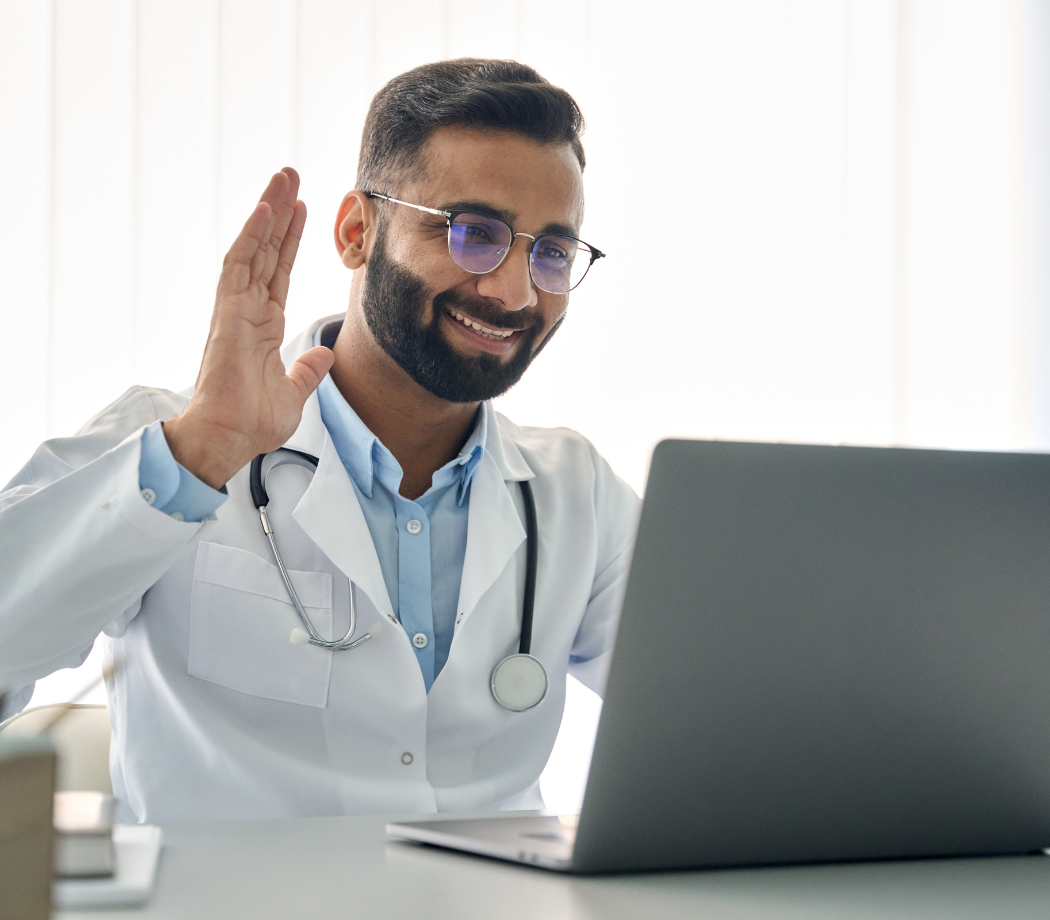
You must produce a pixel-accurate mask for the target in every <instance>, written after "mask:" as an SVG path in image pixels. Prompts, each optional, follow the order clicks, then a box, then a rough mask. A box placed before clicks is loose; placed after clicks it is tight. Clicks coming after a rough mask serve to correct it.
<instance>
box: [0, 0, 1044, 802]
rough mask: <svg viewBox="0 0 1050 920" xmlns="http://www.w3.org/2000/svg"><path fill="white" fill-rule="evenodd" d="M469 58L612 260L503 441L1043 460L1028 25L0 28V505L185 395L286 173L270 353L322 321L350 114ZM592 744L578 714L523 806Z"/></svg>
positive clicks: (206, 4)
mask: <svg viewBox="0 0 1050 920" xmlns="http://www.w3.org/2000/svg"><path fill="white" fill-rule="evenodd" d="M460 56H479V57H509V58H515V59H517V60H520V61H524V62H526V63H528V64H531V65H533V66H534V67H536V68H537V69H538V70H539V71H540V73H542V74H543V75H544V76H546V77H547V78H548V79H549V80H551V81H552V82H554V83H557V84H559V85H561V86H563V87H564V88H565V89H567V90H569V92H571V93H572V94H573V95H574V96H575V97H576V99H577V101H578V102H579V103H580V105H581V107H582V109H583V112H584V115H585V117H586V118H587V123H588V130H587V133H586V135H585V137H584V143H585V146H586V150H587V157H588V167H587V171H586V189H587V217H586V222H585V224H584V230H583V233H582V236H583V237H584V238H585V239H586V240H588V241H591V242H593V243H594V244H595V245H597V246H598V247H599V248H601V249H603V250H604V251H606V252H607V253H608V255H609V258H608V259H606V260H603V261H602V262H601V263H599V264H598V265H597V266H596V267H595V269H594V270H593V271H592V273H591V275H590V276H589V277H588V278H587V280H586V281H585V282H584V284H583V285H582V287H581V288H579V290H578V291H576V292H575V293H574V294H573V297H572V305H571V308H570V314H569V319H568V321H567V322H566V323H565V325H564V327H563V329H562V330H561V331H560V332H559V334H558V336H557V337H556V338H555V339H554V340H553V342H552V344H551V345H550V347H549V348H547V349H546V350H545V352H544V353H543V354H542V356H541V357H540V358H539V359H538V360H537V362H536V364H535V365H534V367H533V369H532V370H530V372H529V373H528V374H527V375H526V377H525V379H524V381H523V382H522V383H521V384H520V385H519V386H518V387H517V388H516V389H515V390H513V391H512V392H511V393H510V394H508V395H507V396H506V397H504V398H503V399H501V400H500V401H499V402H500V404H501V405H500V409H501V410H502V411H503V412H504V413H506V414H507V415H509V416H510V417H511V418H513V419H514V420H515V421H516V422H518V423H519V424H537V425H565V426H568V427H571V428H574V429H577V430H578V431H581V432H582V433H584V434H585V435H586V436H587V437H589V438H590V439H591V440H592V441H593V442H594V443H595V444H596V446H597V447H598V449H599V450H600V451H601V452H602V453H603V454H604V455H605V457H607V458H608V460H609V461H610V462H611V463H612V465H613V467H614V468H615V469H616V470H617V472H618V473H619V474H620V475H621V476H622V477H623V478H624V479H626V480H627V481H628V482H629V483H630V484H631V485H632V486H633V487H634V488H635V489H636V490H637V491H639V492H641V491H642V490H643V488H644V479H645V469H646V462H647V458H648V455H649V452H650V450H651V448H652V445H653V444H654V443H655V442H656V441H657V440H658V439H660V438H662V437H665V436H668V435H684V436H690V437H703V438H733V439H749V440H789V441H808V442H821V443H852V444H879V445H886V444H901V445H923V446H938V447H959V448H978V449H995V450H1017V449H1027V450H1044V449H1046V448H1047V447H1050V0H779V2H774V0H691V2H688V3H686V2H678V0H647V2H645V3H639V2H620V0H602V2H597V0H559V2H558V3H556V4H545V3H536V2H524V0H379V2H376V0H0V170H2V172H0V175H2V176H3V185H4V189H3V194H2V196H0V200H2V201H3V203H4V207H3V216H2V218H0V284H2V296H0V418H2V420H3V427H2V430H0V482H6V481H7V480H8V479H9V478H10V477H11V476H13V475H14V473H15V472H16V471H17V470H18V469H19V468H20V467H21V466H22V465H23V464H24V463H25V462H26V460H27V459H28V457H29V455H30V454H31V453H32V451H33V449H34V448H35V446H36V445H37V444H38V443H39V442H40V441H42V440H44V439H45V438H49V437H54V436H61V435H68V434H72V433H73V432H74V431H76V429H77V428H79V427H80V426H81V425H82V424H83V423H84V422H85V421H86V420H87V419H88V418H89V417H91V416H92V415H93V414H94V413H95V412H97V411H98V410H99V409H101V408H102V407H103V406H105V405H106V404H108V403H109V402H111V401H112V400H113V399H115V398H116V397H117V396H119V395H120V394H121V393H122V392H123V391H124V390H125V389H126V388H127V387H128V386H130V385H132V384H133V383H142V384H149V385H153V386H159V387H168V388H171V389H176V390H178V389H183V388H184V387H186V386H188V385H190V384H191V383H192V382H193V379H194V377H195V374H196V369H197V365H198V363H199V359H200V354H201V351H202V348H203V345H204V341H205V337H206V332H207V326H208V318H209V315H210V311H211V306H212V301H213V296H214V286H215V281H216V279H217V276H218V269H219V265H220V262H221V259H222V255H223V253H224V252H225V250H226V248H227V246H228V245H229V243H230V242H231V241H232V239H233V237H234V236H235V234H236V232H237V230H238V229H239V227H240V225H241V224H242V223H243V221H244V219H245V218H246V216H247V215H248V213H249V212H250V211H251V208H252V204H253V202H254V201H255V200H256V198H257V196H258V194H259V192H260V191H261V189H262V187H263V186H264V185H265V183H266V180H267V178H268V176H269V175H270V174H271V173H272V172H274V171H275V170H277V169H279V168H280V167H281V166H283V165H286V164H290V165H293V166H295V167H296V168H297V169H298V170H299V172H300V174H301V175H302V189H301V193H300V194H301V197H302V198H303V199H304V200H305V201H306V203H307V206H308V208H309V210H310V217H309V220H308V222H307V227H306V233H305V237H304V240H303V245H302V248H301V250H300V254H299V259H298V263H297V266H296V270H295V273H294V276H293V283H292V291H291V297H290V303H289V306H288V330H289V332H294V331H296V330H298V329H300V328H302V327H303V326H305V325H306V324H308V323H309V322H310V321H311V320H313V319H315V318H317V317H320V316H324V315H328V314H332V313H338V312H340V311H342V310H343V309H345V305H346V299H347V294H348V290H349V283H350V275H349V273H348V272H347V271H346V270H345V269H344V268H343V267H342V266H341V264H340V263H339V261H338V259H337V258H336V255H335V250H334V247H333V244H332V242H331V240H332V236H331V231H332V225H333V222H334V219H335V214H336V209H337V208H338V205H339V202H340V200H341V199H342V197H343V195H344V194H345V193H346V192H347V191H348V190H349V189H350V188H352V187H353V184H354V175H355V169H356V162H357V152H358V145H359V142H360V131H361V125H362V122H363V118H364V113H365V110H366V108H367V105H368V102H369V100H370V99H371V96H372V94H373V93H374V92H375V91H376V90H377V89H378V88H379V87H380V86H381V85H382V84H383V83H384V82H385V81H386V80H388V79H389V78H390V77H392V76H394V75H395V74H397V73H400V72H402V71H404V70H406V69H408V68H410V67H413V66H415V65H417V64H420V63H424V62H427V61H433V60H437V59H441V58H450V57H460ZM0 590H2V586H0ZM93 672H97V663H96V662H95V659H94V656H92V658H90V659H89V660H88V662H87V663H86V664H85V665H84V666H83V667H82V668H80V669H78V670H77V671H72V672H59V673H58V674H56V675H53V676H52V677H51V678H48V679H47V680H44V681H41V682H40V683H39V684H38V686H37V691H36V695H35V696H34V701H33V704H34V705H35V704H39V703H42V702H49V701H52V700H60V699H65V698H68V697H69V696H70V694H72V693H74V692H75V691H76V689H77V688H78V687H80V686H82V685H84V684H85V683H86V682H87V681H88V679H89V676H90V674H91V673H93ZM599 710H600V703H599V702H598V700H597V698H596V697H594V695H593V694H591V693H590V692H589V691H586V690H584V689H583V688H582V687H581V686H579V685H578V684H575V683H574V682H573V683H572V684H571V685H570V688H569V701H568V705H567V710H566V717H565V723H564V724H563V730H562V734H561V736H560V738H559V741H558V745H557V747H556V748H555V753H554V755H553V757H552V759H551V763H550V765H549V766H548V769H547V772H546V773H545V775H544V783H543V788H544V793H545V796H546V798H547V802H548V805H549V806H551V807H555V808H571V807H573V805H574V804H576V803H578V801H579V799H580V796H581V794H582V788H583V781H584V777H585V775H586V768H587V761H588V758H589V755H590V745H591V742H592V739H593V732H594V725H595V724H596V719H597V716H598V712H599Z"/></svg>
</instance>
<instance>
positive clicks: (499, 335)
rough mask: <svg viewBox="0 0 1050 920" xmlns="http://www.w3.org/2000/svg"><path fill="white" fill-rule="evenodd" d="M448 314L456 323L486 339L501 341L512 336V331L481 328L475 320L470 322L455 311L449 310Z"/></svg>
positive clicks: (466, 317) (468, 318)
mask: <svg viewBox="0 0 1050 920" xmlns="http://www.w3.org/2000/svg"><path fill="white" fill-rule="evenodd" d="M450 312H451V313H452V316H453V317H455V319H456V320H457V321H458V322H461V323H462V324H463V325H464V326H466V327H467V328H468V329H473V330H474V331H475V332H478V333H480V334H481V335H483V336H485V337H486V338H490V339H495V340H496V341H501V340H503V339H508V338H510V337H511V336H512V335H514V330H513V329H489V327H488V326H482V325H481V323H479V322H477V321H476V320H472V319H471V318H470V317H468V316H464V315H463V314H462V313H459V312H457V311H456V310H451V311H450Z"/></svg>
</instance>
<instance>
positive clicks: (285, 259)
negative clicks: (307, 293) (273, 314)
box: [270, 201, 306, 310]
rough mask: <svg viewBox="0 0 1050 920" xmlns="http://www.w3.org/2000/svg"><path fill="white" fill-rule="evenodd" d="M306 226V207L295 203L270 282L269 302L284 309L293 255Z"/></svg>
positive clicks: (293, 259) (293, 263) (293, 262)
mask: <svg viewBox="0 0 1050 920" xmlns="http://www.w3.org/2000/svg"><path fill="white" fill-rule="evenodd" d="M305 226H306V205H305V204H303V203H302V202H301V201H297V202H296V203H295V211H294V213H293V214H292V221H291V223H290V224H289V225H288V232H287V233H285V235H284V242H282V243H281V253H280V258H278V260H277V268H276V270H275V271H274V273H273V279H272V280H271V281H270V300H272V301H274V303H276V304H278V305H279V306H280V308H281V309H282V310H283V309H284V302H285V299H286V298H287V297H288V285H289V284H290V282H291V274H292V266H293V265H295V254H296V253H297V252H298V251H299V241H300V240H301V239H302V238H303V227H305Z"/></svg>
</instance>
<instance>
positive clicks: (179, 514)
mask: <svg viewBox="0 0 1050 920" xmlns="http://www.w3.org/2000/svg"><path fill="white" fill-rule="evenodd" d="M168 517H170V518H171V519H172V520H173V521H185V520H186V518H184V517H183V516H182V512H181V511H172V512H171V514H169V515H168Z"/></svg>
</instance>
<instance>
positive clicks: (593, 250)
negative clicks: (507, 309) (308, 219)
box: [365, 192, 606, 295]
mask: <svg viewBox="0 0 1050 920" xmlns="http://www.w3.org/2000/svg"><path fill="white" fill-rule="evenodd" d="M365 195H366V196H367V197H369V198H381V199H382V200H383V201H392V202H393V203H394V204H403V205H405V206H406V207H409V208H415V209H416V210H417V211H423V212H425V213H427V214H434V215H436V216H438V217H444V218H445V221H446V222H447V223H448V256H449V258H450V259H452V222H453V221H454V220H455V219H456V218H457V217H459V215H460V214H477V215H478V216H479V217H487V218H489V219H491V220H498V221H499V222H500V223H501V224H503V226H505V227H506V228H507V229H508V230H509V231H510V243H509V244H508V246H507V248H506V250H504V253H503V255H502V256H501V257H500V260H499V261H498V262H497V263H496V264H495V265H493V266H492V268H489V269H486V270H485V271H483V272H473V271H471V270H470V269H469V268H463V266H462V265H460V264H459V263H458V262H457V261H456V260H455V259H452V263H453V264H454V265H455V266H456V268H459V269H461V270H462V271H465V272H468V273H469V274H471V275H488V274H490V273H491V272H494V271H495V270H496V269H497V268H499V267H500V266H501V265H502V264H503V262H504V260H505V259H506V258H507V256H508V255H510V250H511V247H512V246H513V245H514V241H515V240H516V239H517V238H518V237H519V236H527V237H528V238H529V239H530V240H532V247H531V248H530V249H529V278H530V279H531V280H532V283H533V284H535V285H536V287H538V288H539V289H540V290H541V291H543V292H544V293H546V294H556V295H557V294H568V293H570V292H571V291H575V290H576V288H578V287H579V286H580V285H581V284H582V283H583V279H584V278H586V277H587V275H588V274H590V271H591V266H592V265H594V263H595V262H597V261H598V260H599V259H604V258H606V254H605V253H604V252H602V251H601V250H600V249H598V247H597V246H592V245H591V244H590V243H588V242H586V241H585V240H581V239H579V238H578V237H575V236H566V235H565V234H563V233H544V234H542V235H541V236H533V235H532V234H531V233H519V232H516V231H515V230H514V228H513V227H512V226H511V225H510V224H508V223H507V222H506V221H505V220H503V218H502V217H496V216H495V215H494V214H483V213H481V212H480V211H476V210H473V209H471V208H464V209H463V210H459V211H442V210H440V209H439V208H428V207H425V206H424V205H421V204H412V203H411V202H410V201H402V200H401V199H400V198H391V197H390V196H389V195H383V194H380V193H379V192H365ZM546 236H553V237H556V238H558V239H562V240H572V241H573V242H574V243H582V244H583V245H584V246H586V247H587V251H588V252H589V253H590V254H591V261H590V262H588V263H587V269H586V271H584V273H583V274H582V275H580V280H579V281H577V282H576V283H575V284H574V285H573V286H572V287H571V288H569V290H568V291H548V290H547V289H546V288H542V287H540V285H539V282H537V281H536V278H535V277H534V276H533V274H532V254H533V252H534V251H535V248H536V243H537V242H538V241H539V240H542V239H543V238H544V237H546Z"/></svg>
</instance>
